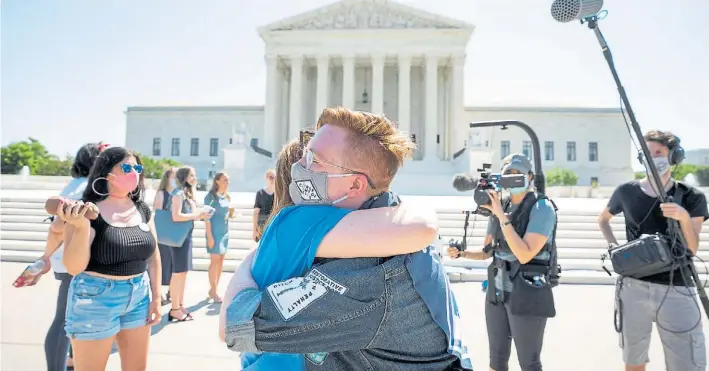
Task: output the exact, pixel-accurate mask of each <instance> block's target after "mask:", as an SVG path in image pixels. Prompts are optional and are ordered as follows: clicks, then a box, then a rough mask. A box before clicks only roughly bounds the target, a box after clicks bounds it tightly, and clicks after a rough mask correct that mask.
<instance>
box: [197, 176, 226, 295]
mask: <svg viewBox="0 0 709 371" xmlns="http://www.w3.org/2000/svg"><path fill="white" fill-rule="evenodd" d="M228 189H229V176H228V175H227V174H226V173H224V172H220V173H217V175H215V176H214V181H213V182H212V189H210V190H209V192H208V193H207V196H205V197H204V204H205V205H208V206H211V207H213V208H214V213H213V214H212V217H211V218H209V219H208V220H206V222H205V229H206V230H205V236H206V237H207V252H208V253H209V274H208V275H209V297H210V298H211V299H212V300H214V302H215V303H221V302H222V298H221V297H220V296H219V294H217V289H218V287H219V278H220V277H221V275H222V269H223V267H224V256H225V255H226V251H227V248H228V245H229V204H230V202H231V198H230V197H229V193H227V190H228Z"/></svg>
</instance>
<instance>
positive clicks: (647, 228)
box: [608, 181, 709, 286]
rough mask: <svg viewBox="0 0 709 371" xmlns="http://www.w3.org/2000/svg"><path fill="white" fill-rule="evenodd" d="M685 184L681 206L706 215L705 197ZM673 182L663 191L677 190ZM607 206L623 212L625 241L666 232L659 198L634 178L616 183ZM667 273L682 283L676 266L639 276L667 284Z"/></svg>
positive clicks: (705, 216)
mask: <svg viewBox="0 0 709 371" xmlns="http://www.w3.org/2000/svg"><path fill="white" fill-rule="evenodd" d="M682 186H684V187H687V188H688V189H686V190H685V192H684V197H683V199H682V203H681V206H682V207H684V208H685V210H687V212H688V213H689V216H690V217H692V218H695V217H700V216H701V217H703V218H704V220H707V219H709V211H708V210H707V199H706V197H705V196H704V194H703V193H702V192H701V191H699V190H698V189H696V188H694V187H690V186H687V185H686V184H683V185H680V187H682ZM677 187H678V185H677V183H675V184H674V185H673V186H672V188H671V189H670V190H669V191H668V192H667V194H668V195H671V196H674V195H675V192H676V191H677ZM608 210H609V211H610V213H611V214H613V215H616V214H619V213H621V212H622V213H623V214H624V215H625V234H626V236H627V240H628V241H633V240H636V239H637V238H638V237H640V235H641V234H654V233H662V234H667V219H666V218H665V217H664V216H662V210H660V200H659V199H658V198H657V197H651V196H648V195H647V194H646V193H645V192H643V190H642V189H641V188H640V183H639V182H638V181H631V182H628V183H625V184H622V185H620V186H619V187H618V188H617V189H616V190H615V191H614V192H613V195H612V196H611V199H610V201H608ZM670 273H672V274H673V277H672V281H674V282H672V283H673V284H674V285H675V286H684V280H683V279H682V274H681V273H680V271H679V269H678V270H676V271H674V272H667V273H660V274H655V275H652V276H648V277H644V278H642V280H643V281H647V282H652V283H659V284H663V285H669V284H670Z"/></svg>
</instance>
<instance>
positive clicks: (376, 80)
mask: <svg viewBox="0 0 709 371" xmlns="http://www.w3.org/2000/svg"><path fill="white" fill-rule="evenodd" d="M371 60H372V113H375V114H383V113H384V55H379V54H375V55H372V57H371Z"/></svg>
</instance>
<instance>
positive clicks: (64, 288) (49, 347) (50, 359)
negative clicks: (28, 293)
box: [44, 273, 72, 371]
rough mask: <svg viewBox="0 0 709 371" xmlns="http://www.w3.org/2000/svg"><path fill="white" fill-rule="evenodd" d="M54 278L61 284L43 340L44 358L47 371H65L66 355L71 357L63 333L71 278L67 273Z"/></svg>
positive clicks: (69, 346)
mask: <svg viewBox="0 0 709 371" xmlns="http://www.w3.org/2000/svg"><path fill="white" fill-rule="evenodd" d="M54 277H56V279H58V280H59V281H60V282H61V283H60V284H59V293H58V295H57V308H56V311H55V313H54V321H52V325H51V326H49V331H48V332H47V337H46V338H45V339H44V356H45V358H46V359H47V371H65V370H66V358H67V353H69V357H71V356H72V355H71V344H70V342H69V337H67V336H66V332H65V331H64V322H65V317H66V302H67V296H68V294H69V284H71V279H72V276H71V275H70V274H68V273H54Z"/></svg>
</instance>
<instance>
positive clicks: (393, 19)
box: [273, 2, 459, 31]
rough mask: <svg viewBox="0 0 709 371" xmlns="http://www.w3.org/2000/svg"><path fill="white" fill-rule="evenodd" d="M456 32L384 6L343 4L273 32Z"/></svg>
mask: <svg viewBox="0 0 709 371" xmlns="http://www.w3.org/2000/svg"><path fill="white" fill-rule="evenodd" d="M411 28H419V29H421V28H424V29H425V28H434V29H435V28H446V29H451V28H459V27H458V26H457V25H454V24H451V23H446V22H444V21H441V20H439V19H436V17H433V16H432V17H430V18H428V17H423V16H420V15H416V14H413V13H408V12H405V11H402V10H400V9H393V8H391V7H389V6H387V4H386V3H384V4H382V3H372V2H355V3H344V4H340V6H338V7H336V8H335V9H323V10H322V11H320V12H317V13H316V14H313V15H312V16H310V17H306V18H305V19H302V20H298V21H295V22H293V23H289V24H282V25H278V26H276V27H275V28H274V29H273V30H274V31H287V30H353V29H411Z"/></svg>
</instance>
